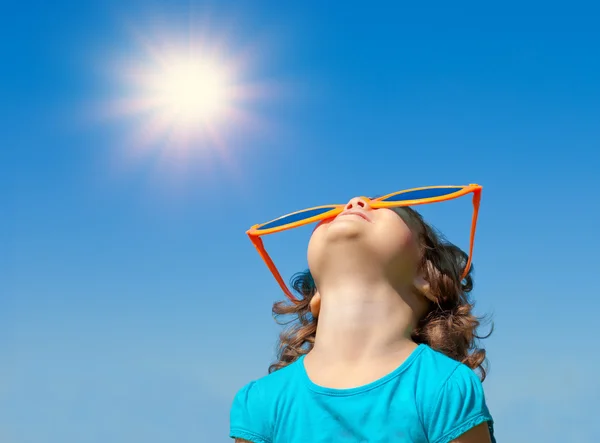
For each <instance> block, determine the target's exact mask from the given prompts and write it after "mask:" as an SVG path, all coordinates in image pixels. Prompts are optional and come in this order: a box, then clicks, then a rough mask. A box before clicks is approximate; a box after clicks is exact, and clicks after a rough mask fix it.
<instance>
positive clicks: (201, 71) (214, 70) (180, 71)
mask: <svg viewBox="0 0 600 443" xmlns="http://www.w3.org/2000/svg"><path fill="white" fill-rule="evenodd" d="M148 76H149V78H148V83H147V84H148V94H149V97H150V100H149V101H150V102H151V103H152V104H153V107H154V109H155V111H157V112H160V113H161V114H163V115H164V116H165V118H167V119H168V120H170V121H171V122H172V123H173V124H174V125H182V126H186V127H188V129H191V128H193V126H194V125H205V124H213V123H216V122H217V121H218V120H219V119H220V118H222V117H223V116H224V114H225V113H226V111H227V108H228V107H230V106H231V105H232V98H233V97H232V96H231V88H232V84H231V81H232V79H231V78H230V76H229V74H228V72H227V69H226V68H225V67H224V66H222V65H220V64H219V63H218V62H216V61H213V60H202V59H197V60H194V59H191V57H190V58H187V59H186V58H179V59H174V60H173V61H172V62H170V63H168V64H167V65H166V66H163V67H162V69H160V70H157V72H149V73H148Z"/></svg>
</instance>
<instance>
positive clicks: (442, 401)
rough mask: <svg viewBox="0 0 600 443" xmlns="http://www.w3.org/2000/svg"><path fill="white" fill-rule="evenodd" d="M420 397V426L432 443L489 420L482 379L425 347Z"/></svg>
mask: <svg viewBox="0 0 600 443" xmlns="http://www.w3.org/2000/svg"><path fill="white" fill-rule="evenodd" d="M423 354H424V355H423V356H422V360H423V362H422V365H423V368H422V369H423V371H422V374H423V375H424V376H425V377H426V378H427V379H426V380H425V379H422V380H421V381H422V387H421V389H419V390H420V395H419V400H420V401H419V403H420V405H421V408H420V409H421V415H422V419H423V425H424V427H425V428H426V431H427V435H428V437H429V439H430V441H431V442H433V443H446V442H450V441H452V440H454V439H456V438H457V437H458V436H460V435H462V434H464V433H465V432H466V431H468V430H469V429H471V428H473V427H475V426H477V425H479V424H481V423H484V422H488V424H490V427H491V423H492V417H491V415H490V413H489V410H488V408H487V405H486V401H485V395H484V391H483V386H482V383H481V380H480V379H479V377H478V376H477V374H476V373H475V372H474V371H473V370H472V369H471V368H469V367H468V366H466V365H464V364H462V363H460V362H457V361H456V360H453V359H451V358H449V357H447V356H445V355H443V354H441V353H440V352H437V351H434V350H433V349H431V348H428V350H427V351H426V352H424V353H423Z"/></svg>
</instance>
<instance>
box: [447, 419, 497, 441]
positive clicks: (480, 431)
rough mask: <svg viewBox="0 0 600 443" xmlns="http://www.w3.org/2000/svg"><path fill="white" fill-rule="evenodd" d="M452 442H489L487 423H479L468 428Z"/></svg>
mask: <svg viewBox="0 0 600 443" xmlns="http://www.w3.org/2000/svg"><path fill="white" fill-rule="evenodd" d="M452 443H491V438H490V431H489V429H488V425H487V423H481V424H480V425H477V426H475V427H474V428H471V429H469V430H468V431H467V432H465V433H464V434H463V435H461V436H460V437H458V438H457V439H456V440H452Z"/></svg>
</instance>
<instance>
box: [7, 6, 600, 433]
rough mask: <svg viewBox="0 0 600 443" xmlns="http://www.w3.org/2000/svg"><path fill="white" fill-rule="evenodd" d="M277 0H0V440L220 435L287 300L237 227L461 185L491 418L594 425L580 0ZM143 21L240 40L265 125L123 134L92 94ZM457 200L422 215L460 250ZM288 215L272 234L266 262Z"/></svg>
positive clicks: (286, 248)
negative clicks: (491, 328) (157, 135)
mask: <svg viewBox="0 0 600 443" xmlns="http://www.w3.org/2000/svg"><path fill="white" fill-rule="evenodd" d="M125 3H126V4H125ZM283 3H284V2H275V1H273V2H259V1H249V0H246V1H236V2H216V1H215V2H213V3H212V4H200V3H194V2H193V1H192V2H189V1H186V2H183V1H172V2H167V3H163V4H162V5H157V4H154V5H151V4H150V3H148V2H142V1H133V2H117V1H113V0H111V1H108V0H107V1H105V2H93V1H92V2H66V1H56V2H33V3H32V2H25V3H20V4H17V3H16V2H12V4H11V5H6V6H4V8H3V13H2V18H0V54H1V55H2V68H1V71H0V76H1V77H0V78H1V82H0V117H1V118H0V122H1V123H0V128H1V130H0V210H1V215H2V216H1V217H0V245H1V246H0V441H2V443H57V442H60V443H105V442H114V443H121V442H122V443H126V442H127V443H130V442H138V441H139V442H145V443H167V442H169V443H171V442H177V443H187V442H189V443H192V442H207V443H209V442H210V443H213V442H226V441H228V439H227V432H228V420H229V417H228V413H229V406H230V402H231V400H232V397H233V395H234V393H235V392H236V390H237V389H238V388H240V387H241V386H242V385H243V384H245V383H246V382H247V381H249V380H250V379H253V378H256V377H259V376H261V375H263V374H264V373H266V370H267V367H268V365H269V363H270V361H271V359H272V358H273V350H274V345H275V342H276V338H277V332H278V328H277V327H276V326H275V325H274V324H273V321H272V319H271V315H270V308H271V304H272V302H273V301H275V300H277V299H280V298H281V297H282V294H281V293H280V291H279V290H278V286H277V285H276V283H275V281H274V280H273V278H272V277H271V275H270V273H269V272H268V270H267V269H266V267H265V266H264V264H263V263H262V261H261V260H260V259H259V257H258V255H257V254H256V252H255V250H254V249H253V247H252V245H251V244H250V242H249V241H248V240H247V238H246V237H245V234H244V232H245V230H246V229H247V228H248V227H249V226H250V225H252V224H254V223H258V222H261V221H266V220H267V219H269V218H271V217H275V216H278V215H281V214H283V213H285V212H288V211H292V210H296V209H300V208H303V207H306V206H311V205H316V204H324V203H337V202H344V201H346V200H347V199H349V198H350V197H352V196H354V195H357V194H359V195H365V194H366V195H369V194H376V193H386V192H391V191H394V190H397V189H402V188H408V187H414V186H421V185H436V184H466V183H472V182H476V183H480V184H482V185H484V187H485V188H484V193H483V201H482V207H481V217H480V225H479V231H478V236H477V242H476V248H475V257H474V263H475V269H476V289H475V291H474V296H475V298H476V299H477V302H478V305H477V308H478V312H479V313H491V314H493V318H494V321H495V326H496V329H495V332H494V334H493V336H492V337H491V338H490V339H489V340H487V341H486V346H487V348H488V351H489V358H490V362H491V370H490V374H489V378H488V379H487V380H486V381H485V383H484V386H485V388H486V392H487V396H488V400H489V406H490V408H491V410H492V413H493V415H494V418H495V420H496V422H497V425H496V427H497V434H498V438H499V441H503V442H511V443H531V442H545V443H553V442H561V443H562V442H565V441H568V442H573V443H587V442H596V441H598V438H599V436H600V434H599V431H598V427H597V425H596V421H597V417H596V415H597V404H598V403H597V398H600V382H599V381H598V377H597V374H596V371H595V369H596V368H597V367H599V366H600V354H599V353H598V337H599V336H600V332H599V327H598V314H597V313H598V310H599V309H600V299H599V298H598V296H597V292H598V291H597V275H598V264H599V263H598V250H599V249H600V239H599V236H598V227H597V224H598V215H599V210H600V208H599V203H598V201H599V200H598V196H597V193H598V191H599V190H600V179H599V178H598V176H597V175H596V174H597V171H598V167H599V166H600V154H599V151H598V149H599V147H600V124H599V123H598V122H599V121H600V81H599V80H598V79H599V78H600V58H599V53H598V48H599V47H600V28H599V27H598V22H599V20H600V11H599V10H598V8H597V7H593V6H590V5H591V4H592V2H589V4H588V5H582V4H576V3H570V4H569V6H566V3H561V4H560V5H559V4H554V2H543V3H541V2H540V3H537V2H535V3H534V2H530V3H529V4H528V5H527V4H523V3H521V2H518V3H517V2H502V3H499V4H497V5H495V6H493V7H491V6H482V5H481V2H472V3H469V4H464V6H463V7H460V8H457V7H456V6H454V5H452V6H449V5H448V4H446V5H441V4H439V5H433V4H431V3H428V6H427V8H425V7H423V8H421V7H418V6H414V4H411V6H409V5H408V2H402V3H400V2H389V3H387V4H386V3H374V2H370V3H364V2H354V1H346V2H338V6H337V7H332V6H327V5H325V3H324V2H316V1H311V2H309V1H305V2H285V3H286V5H285V6H284V5H283ZM413 3H414V2H413ZM446 3H447V2H446ZM401 5H402V6H401ZM156 29H170V30H171V31H170V32H171V34H172V35H176V36H178V37H179V38H180V39H181V40H183V41H185V39H186V36H187V35H188V34H190V35H191V34H194V33H201V34H203V35H204V36H205V37H206V38H207V39H208V41H216V40H219V39H223V41H226V43H225V44H224V46H223V48H224V49H223V51H224V53H225V55H226V56H227V54H243V57H245V59H246V60H247V63H246V65H247V66H246V67H245V68H244V69H245V70H243V73H242V74H240V76H241V77H242V80H244V81H247V82H248V83H253V84H261V85H263V89H264V90H266V91H267V92H268V93H267V94H266V95H265V94H263V95H261V96H260V97H259V99H256V100H250V101H248V103H246V104H245V105H244V106H245V111H246V112H247V113H248V115H251V116H255V117H256V118H257V119H258V120H260V122H261V123H260V129H259V130H255V129H257V128H258V124H254V123H250V124H249V125H246V126H247V127H245V128H242V127H241V125H240V124H239V122H237V121H231V122H226V123H225V124H223V125H222V126H221V132H222V137H223V138H224V141H223V142H222V143H221V149H220V150H217V149H216V148H215V146H214V145H213V144H211V143H210V142H209V141H206V140H205V141H198V142H197V143H195V144H194V146H193V149H191V150H189V151H187V152H184V153H183V154H176V153H174V151H175V150H174V149H172V147H171V146H169V142H168V141H164V140H157V141H156V142H155V143H154V145H153V146H151V147H146V148H144V149H141V148H139V147H136V146H134V144H133V142H132V141H131V139H132V138H131V137H132V132H134V130H135V128H137V127H138V126H139V124H140V120H143V119H144V118H145V117H144V116H138V117H130V116H127V117H123V118H114V116H112V117H111V118H109V119H107V118H104V117H102V116H99V115H101V114H102V112H100V111H98V110H99V109H102V107H103V106H104V105H103V103H105V102H107V101H109V102H110V101H111V100H113V99H115V97H116V98H118V97H119V96H120V95H122V94H126V93H127V91H126V90H124V89H123V87H122V85H120V83H119V82H117V81H116V80H115V77H114V76H113V74H118V72H116V71H117V68H115V67H114V65H113V63H112V61H113V60H116V59H121V60H123V59H125V60H130V61H131V62H132V63H134V62H135V61H136V60H138V59H140V58H143V57H144V55H143V53H142V52H143V51H142V46H143V45H142V44H141V43H140V42H141V41H145V40H147V39H157V38H158V39H160V38H161V37H160V35H158V36H157V35H154V34H153V32H157V31H156ZM161 32H162V31H161ZM145 33H146V34H145ZM469 211H470V205H469V202H468V201H467V200H464V201H454V202H451V203H445V204H440V205H436V206H431V207H428V208H425V209H424V214H425V215H426V216H427V217H428V219H429V220H430V221H431V222H432V223H433V224H435V225H436V226H437V227H438V228H439V229H441V230H442V231H443V232H444V233H445V234H446V235H447V236H448V237H449V238H450V239H451V240H453V241H455V242H456V243H458V244H459V245H460V246H462V247H466V246H467V243H466V241H467V237H468V235H467V234H468V223H469V218H470V212H469ZM308 235H309V231H306V230H299V231H298V232H289V233H284V234H281V235H278V236H273V237H269V238H267V239H266V243H267V246H268V247H269V250H270V251H271V252H272V254H273V257H274V258H275V260H276V261H277V263H278V264H279V265H281V268H282V270H283V272H284V273H285V276H286V278H288V277H290V276H291V275H292V274H293V273H294V272H295V271H299V270H302V269H304V267H305V266H306V260H305V245H306V242H307V239H308ZM594 336H595V338H594ZM595 411H596V412H595Z"/></svg>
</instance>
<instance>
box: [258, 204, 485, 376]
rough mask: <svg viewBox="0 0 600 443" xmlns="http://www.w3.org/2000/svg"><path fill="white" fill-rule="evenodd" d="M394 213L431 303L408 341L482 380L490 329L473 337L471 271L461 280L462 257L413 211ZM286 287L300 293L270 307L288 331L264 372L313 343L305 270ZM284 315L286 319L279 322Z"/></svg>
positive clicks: (476, 324) (310, 293) (290, 359)
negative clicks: (410, 239)
mask: <svg viewBox="0 0 600 443" xmlns="http://www.w3.org/2000/svg"><path fill="white" fill-rule="evenodd" d="M394 211H395V212H396V213H397V214H398V215H399V216H400V217H401V218H402V219H403V220H404V222H405V223H406V224H407V225H408V227H409V228H410V229H411V231H412V232H413V233H414V234H416V236H417V238H418V242H419V244H420V245H421V250H422V254H421V255H422V256H421V262H420V271H421V272H423V275H424V277H425V279H426V280H427V281H428V282H429V285H430V289H431V293H432V295H433V296H434V297H435V299H436V301H435V302H430V306H429V311H428V312H427V314H425V315H424V316H423V318H422V319H421V320H420V321H419V323H418V325H417V327H416V328H415V330H414V331H413V333H412V339H413V341H414V342H415V343H423V344H426V345H428V346H430V347H431V348H433V349H435V350H437V351H440V352H442V353H443V354H445V355H447V356H448V357H450V358H453V359H454V360H457V361H460V362H462V363H464V364H465V365H467V366H468V367H470V368H471V369H473V370H478V371H479V373H480V377H481V380H482V381H483V380H484V379H485V376H486V367H487V359H486V352H485V350H484V349H483V348H481V347H480V346H479V340H480V339H484V338H487V337H489V336H490V334H491V332H492V331H490V332H489V333H488V334H487V335H486V336H479V335H477V333H476V330H477V328H478V327H479V326H480V324H481V318H478V317H476V316H475V315H474V314H473V306H474V303H473V302H472V301H471V299H470V292H471V291H472V289H473V277H472V272H473V268H472V267H471V269H470V270H469V273H468V275H467V276H466V277H465V278H464V279H462V280H461V278H460V276H461V274H462V272H463V269H464V267H465V265H466V263H467V258H468V257H467V254H466V253H465V252H464V251H462V250H461V249H460V248H458V247H457V246H455V245H454V244H452V243H450V242H448V241H447V240H446V239H445V238H444V237H443V236H442V235H441V234H440V233H439V232H437V231H436V230H434V228H432V227H431V226H429V225H428V224H427V223H425V221H424V220H423V218H422V216H421V215H420V214H419V213H418V212H417V211H415V210H414V209H411V208H408V207H404V208H398V209H394ZM291 287H292V289H293V290H294V291H295V292H296V293H297V294H298V295H299V297H298V299H299V301H298V302H295V303H291V302H288V301H280V302H277V303H275V304H274V305H273V316H274V317H275V319H276V321H277V322H278V323H279V324H281V325H288V326H289V327H288V328H287V329H285V330H284V331H283V332H282V333H281V334H280V337H279V345H278V352H277V361H276V362H274V363H273V364H272V365H271V366H270V367H269V373H271V372H274V371H277V370H278V369H281V368H283V367H285V366H287V365H289V364H290V363H293V362H294V361H296V360H297V359H298V358H299V357H300V356H301V355H304V354H307V353H308V352H309V351H310V350H311V349H312V347H313V345H314V341H315V334H316V331H317V322H318V319H317V318H313V316H312V315H311V311H310V301H311V299H312V297H313V295H314V294H315V292H316V286H315V283H314V281H313V278H312V276H311V274H310V271H305V272H301V273H298V274H296V275H295V276H294V277H293V278H292V281H291ZM283 317H288V318H289V317H291V319H290V320H288V321H282V318H283Z"/></svg>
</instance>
